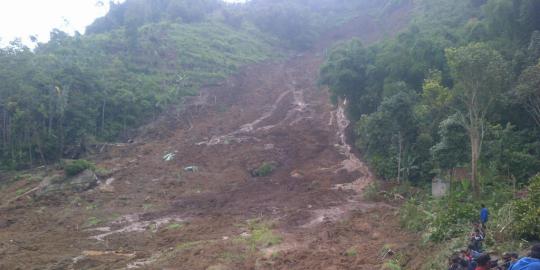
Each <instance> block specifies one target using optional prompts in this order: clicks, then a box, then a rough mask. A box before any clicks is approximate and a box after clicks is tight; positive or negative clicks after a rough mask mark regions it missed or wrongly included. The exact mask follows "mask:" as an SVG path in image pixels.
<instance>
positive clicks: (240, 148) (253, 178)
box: [0, 11, 412, 270]
mask: <svg viewBox="0 0 540 270" xmlns="http://www.w3.org/2000/svg"><path fill="white" fill-rule="evenodd" d="M393 16H394V17H391V18H388V20H389V21H388V22H387V24H388V25H400V22H401V24H402V25H403V24H404V23H403V22H404V21H405V20H406V18H407V16H406V12H405V13H404V12H403V11H401V12H400V13H396V14H394V15H393ZM395 31H396V29H385V28H384V26H381V25H380V23H375V21H374V20H371V19H370V18H369V17H366V18H357V19H354V20H352V21H351V22H350V23H348V24H345V25H344V26H342V29H340V30H339V31H335V32H333V33H331V34H328V35H327V36H324V37H323V38H322V39H321V42H320V43H319V44H318V45H317V46H315V47H314V49H312V50H311V51H309V52H305V53H302V54H297V55H293V56H291V57H289V58H287V59H285V60H276V61H267V62H265V63H260V64H256V65H252V66H249V67H247V68H245V69H244V70H243V71H242V72H240V73H239V74H238V75H236V76H234V77H231V78H229V79H228V80H226V81H225V82H223V83H222V84H220V85H218V86H214V87H209V88H205V89H203V90H202V92H201V94H200V96H198V97H195V98H192V99H190V100H187V101H186V104H185V105H184V106H182V107H181V108H180V107H179V108H177V109H174V108H173V109H171V110H170V111H168V112H166V113H164V115H163V116H162V117H160V118H159V119H158V121H156V122H155V123H152V124H151V125H148V126H146V127H144V128H143V129H141V131H140V133H139V134H140V135H139V136H138V137H136V138H135V139H134V142H133V143H131V144H122V145H116V146H115V145H112V146H110V147H107V148H106V149H105V150H103V152H102V153H101V154H100V155H99V157H97V160H98V162H97V163H98V164H97V165H98V167H100V168H103V169H105V170H106V171H107V173H106V176H105V177H100V178H102V179H100V184H99V185H98V186H97V187H94V188H92V189H90V190H87V191H84V192H79V193H77V192H66V193H65V194H61V195H55V196H50V197H40V198H34V199H32V198H28V197H24V196H23V197H22V198H18V199H17V200H16V201H14V202H11V203H9V205H7V206H4V207H2V208H1V209H0V216H1V223H0V269H189V270H195V269H214V270H217V269H380V267H381V265H382V263H383V258H381V253H384V249H385V248H388V247H392V249H394V250H401V249H406V247H407V244H406V243H410V242H411V241H412V236H410V235H407V234H405V233H402V232H400V230H399V227H398V226H397V223H396V217H395V208H394V207H392V206H390V205H386V204H384V203H375V202H368V201H366V200H364V199H363V198H362V196H361V195H362V191H363V189H364V188H365V187H366V186H367V185H368V184H369V183H371V182H372V181H374V177H373V174H372V173H371V172H370V170H369V169H368V167H367V166H366V165H365V163H364V162H362V160H361V159H359V158H358V157H357V156H356V155H355V154H354V153H353V152H352V149H351V146H350V145H348V144H347V139H346V131H347V127H348V126H349V125H350V122H349V120H347V117H346V115H345V109H344V108H345V105H346V104H345V103H346V101H343V102H341V103H340V104H338V105H332V104H331V103H330V101H329V100H330V98H329V95H328V91H327V90H326V89H321V88H320V87H319V86H318V85H317V79H318V72H319V68H320V65H321V64H322V62H323V60H324V54H325V52H326V51H327V48H329V47H330V45H331V44H332V43H333V42H335V41H336V40H339V39H347V38H350V37H353V36H356V37H359V38H360V39H362V40H363V41H364V43H371V42H374V41H376V40H378V39H380V38H381V37H383V36H385V35H387V34H389V33H394V32H395ZM6 192H7V191H6ZM6 192H5V190H4V191H2V197H3V198H2V202H4V201H8V200H9V199H12V198H13V197H14V194H12V193H11V195H10V194H8V193H6Z"/></svg>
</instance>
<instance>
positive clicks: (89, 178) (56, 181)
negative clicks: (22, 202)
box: [36, 170, 98, 197]
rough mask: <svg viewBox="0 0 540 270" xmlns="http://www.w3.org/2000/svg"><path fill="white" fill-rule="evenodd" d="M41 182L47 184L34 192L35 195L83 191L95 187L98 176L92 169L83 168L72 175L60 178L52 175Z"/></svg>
mask: <svg viewBox="0 0 540 270" xmlns="http://www.w3.org/2000/svg"><path fill="white" fill-rule="evenodd" d="M43 182H46V183H47V185H44V186H43V187H41V188H40V189H39V190H38V191H37V192H36V196H38V197H41V196H47V195H53V194H55V193H63V192H84V191H87V190H89V189H92V188H94V187H96V186H97V184H98V178H97V176H96V174H94V172H93V171H91V170H85V171H83V172H82V173H80V174H78V175H76V176H74V177H70V178H60V177H58V176H53V177H52V178H51V179H46V180H44V181H43Z"/></svg>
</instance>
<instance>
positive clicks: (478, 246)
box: [470, 228, 484, 252]
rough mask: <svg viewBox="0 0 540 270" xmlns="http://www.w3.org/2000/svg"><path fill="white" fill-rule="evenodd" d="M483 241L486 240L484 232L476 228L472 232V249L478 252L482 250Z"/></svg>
mask: <svg viewBox="0 0 540 270" xmlns="http://www.w3.org/2000/svg"><path fill="white" fill-rule="evenodd" d="M482 241H484V234H483V233H482V231H481V230H480V229H479V228H476V229H474V232H473V233H472V234H471V238H470V245H471V249H472V250H474V251H477V252H482Z"/></svg>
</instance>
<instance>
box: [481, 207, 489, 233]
mask: <svg viewBox="0 0 540 270" xmlns="http://www.w3.org/2000/svg"><path fill="white" fill-rule="evenodd" d="M488 218H489V211H488V209H487V208H486V205H484V204H482V209H481V210H480V222H481V223H482V228H483V229H485V228H486V223H487V222H488Z"/></svg>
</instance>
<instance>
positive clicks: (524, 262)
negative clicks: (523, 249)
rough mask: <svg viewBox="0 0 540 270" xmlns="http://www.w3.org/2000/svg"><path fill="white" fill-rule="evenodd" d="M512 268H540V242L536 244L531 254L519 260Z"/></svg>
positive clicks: (528, 269)
mask: <svg viewBox="0 0 540 270" xmlns="http://www.w3.org/2000/svg"><path fill="white" fill-rule="evenodd" d="M510 270H540V244H536V245H534V246H533V247H532V248H531V253H530V254H529V256H528V257H524V258H521V259H520V260H518V261H517V262H516V263H515V264H514V265H512V267H510Z"/></svg>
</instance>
